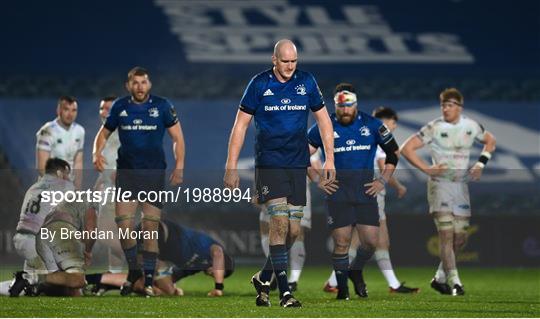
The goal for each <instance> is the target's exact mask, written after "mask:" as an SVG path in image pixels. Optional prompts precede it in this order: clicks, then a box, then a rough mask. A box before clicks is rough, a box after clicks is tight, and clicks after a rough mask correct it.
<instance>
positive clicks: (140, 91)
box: [130, 87, 150, 103]
mask: <svg viewBox="0 0 540 319" xmlns="http://www.w3.org/2000/svg"><path fill="white" fill-rule="evenodd" d="M149 92H150V90H149V89H144V88H133V87H132V88H131V90H130V93H131V96H132V97H133V100H134V101H135V102H138V103H142V102H144V101H146V99H147V98H148V95H149Z"/></svg>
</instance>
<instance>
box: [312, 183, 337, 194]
mask: <svg viewBox="0 0 540 319" xmlns="http://www.w3.org/2000/svg"><path fill="white" fill-rule="evenodd" d="M317 186H318V187H319V188H320V189H322V190H323V191H324V192H325V193H326V194H328V195H332V194H333V193H335V192H336V191H337V190H338V189H339V186H338V181H337V180H333V181H331V182H330V183H329V182H327V181H325V180H322V181H320V182H319V183H317Z"/></svg>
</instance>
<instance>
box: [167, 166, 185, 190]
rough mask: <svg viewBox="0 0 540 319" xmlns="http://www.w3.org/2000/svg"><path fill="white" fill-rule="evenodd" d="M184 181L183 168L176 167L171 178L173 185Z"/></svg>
mask: <svg viewBox="0 0 540 319" xmlns="http://www.w3.org/2000/svg"><path fill="white" fill-rule="evenodd" d="M183 181H184V170H182V169H175V170H173V171H172V173H171V177H170V178H169V182H170V183H171V186H177V185H180V184H182V182H183Z"/></svg>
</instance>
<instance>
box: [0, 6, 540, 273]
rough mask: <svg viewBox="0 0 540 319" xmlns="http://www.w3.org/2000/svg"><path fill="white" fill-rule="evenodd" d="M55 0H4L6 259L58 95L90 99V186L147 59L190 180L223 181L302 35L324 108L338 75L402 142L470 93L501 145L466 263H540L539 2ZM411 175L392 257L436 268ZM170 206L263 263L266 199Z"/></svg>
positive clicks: (83, 111)
mask: <svg viewBox="0 0 540 319" xmlns="http://www.w3.org/2000/svg"><path fill="white" fill-rule="evenodd" d="M29 4H30V5H29ZM50 6H51V3H49V2H43V1H29V2H28V1H25V2H8V3H5V4H4V5H3V7H4V10H3V14H2V19H0V27H1V30H3V31H1V34H2V39H3V41H4V43H5V44H9V45H6V46H5V47H4V49H3V50H2V52H1V53H0V56H1V58H0V70H1V74H2V78H1V80H0V155H1V156H0V159H1V160H0V163H1V164H0V165H1V174H0V180H1V185H2V191H1V194H0V203H1V205H0V218H1V220H2V222H1V223H0V260H2V266H7V265H18V264H20V259H19V258H18V257H16V256H15V254H14V251H13V247H12V242H11V238H12V236H13V234H14V229H15V225H16V221H17V219H18V214H19V210H20V205H21V202H22V195H23V194H24V191H25V190H26V188H27V187H28V186H29V185H30V184H31V183H32V182H33V181H34V180H35V176H36V172H35V171H33V170H32V168H33V167H34V161H35V159H34V156H35V132H36V131H37V130H38V129H39V127H41V125H42V124H43V123H45V122H46V121H50V120H52V119H53V118H54V111H55V106H56V99H57V98H58V97H59V96H60V95H64V94H70V95H74V96H76V97H77V98H78V99H79V115H78V119H77V122H79V123H80V124H82V125H83V126H84V127H85V129H86V141H85V167H86V168H88V170H87V171H86V172H85V182H84V184H85V186H86V187H90V186H91V185H92V184H93V182H94V180H95V173H94V172H93V170H92V165H91V143H92V140H93V137H94V136H95V133H96V132H97V129H98V127H99V119H98V116H97V107H98V103H99V99H100V98H101V97H102V96H105V95H109V94H116V95H123V94H125V90H124V88H123V83H124V81H125V75H126V73H127V70H129V69H130V68H131V67H133V66H134V65H141V66H144V67H146V68H148V69H149V70H150V72H151V78H152V81H153V84H154V87H153V93H154V94H157V95H162V96H166V97H168V98H170V99H171V100H172V101H173V103H174V104H175V106H176V109H177V111H178V114H179V116H180V119H181V121H182V125H183V129H184V134H185V138H186V145H187V146H186V150H187V157H186V182H185V184H184V186H191V187H194V186H201V185H205V186H220V183H221V179H222V172H221V168H222V167H223V165H224V161H225V158H226V148H227V139H228V134H229V131H230V128H231V126H232V123H233V120H234V115H235V112H236V108H237V104H238V101H239V99H240V96H241V94H242V91H243V89H244V87H245V86H246V84H247V82H248V81H249V78H250V77H251V76H252V75H253V74H254V73H256V72H259V71H261V70H263V69H264V68H267V67H269V65H270V52H271V49H272V44H273V43H274V42H275V40H277V39H279V38H282V37H290V38H292V39H293V40H294V41H296V43H297V45H298V48H299V68H301V69H303V70H307V71H310V72H312V73H314V74H315V76H316V78H317V80H318V82H319V85H320V86H321V89H322V91H323V94H324V96H325V98H326V100H327V103H328V105H330V106H331V105H332V101H331V92H332V89H333V87H334V86H335V84H336V83H338V82H341V81H349V82H352V83H354V84H355V85H356V86H357V88H358V91H359V99H360V102H359V108H360V109H361V110H364V111H368V112H370V111H371V110H372V109H373V108H374V107H376V106H379V105H386V106H391V107H393V108H395V109H396V110H398V111H399V113H400V119H401V120H400V127H399V128H398V130H397V132H396V136H397V139H398V141H399V142H403V141H404V140H405V138H406V137H407V136H409V135H410V134H412V133H413V132H415V131H416V130H417V129H418V128H419V127H420V126H421V125H423V124H424V123H426V122H427V121H428V120H430V119H432V118H435V117H436V116H438V114H439V109H438V105H437V102H438V101H437V95H438V93H439V91H440V90H441V89H443V88H445V87H449V86H455V87H457V88H459V89H460V90H461V91H462V92H463V93H464V95H465V100H466V104H465V114H468V115H470V116H471V117H473V118H475V119H477V120H478V121H479V122H481V123H482V124H484V125H485V126H486V127H487V128H488V129H489V130H491V131H492V132H493V133H494V134H495V135H496V137H497V140H498V148H497V153H496V155H495V156H494V158H493V159H492V160H491V161H490V163H489V166H488V169H487V170H486V172H485V176H484V178H483V180H482V181H481V182H479V183H474V184H472V185H471V193H472V206H473V214H474V218H473V220H472V225H473V227H472V229H471V232H472V236H471V239H470V243H469V245H468V247H467V249H466V252H465V253H464V254H462V256H461V258H462V262H463V263H464V264H467V265H477V266H513V267H517V266H535V267H538V266H539V265H540V234H539V232H538V229H540V200H539V199H538V194H539V191H540V109H539V102H540V63H539V57H540V31H539V30H540V29H539V28H538V21H540V20H539V19H538V17H539V13H540V5H539V4H538V2H536V1H524V2H520V5H519V6H510V5H509V4H508V3H507V2H506V1H490V2H489V6H487V7H486V4H485V3H484V2H472V1H437V2H433V1H427V0H426V1H418V2H415V3H414V5H411V4H410V3H409V2H399V3H396V2H394V1H332V2H331V3H328V2H326V1H293V0H289V1H282V0H270V1H168V0H155V1H150V0H134V1H127V0H119V1H114V2H110V1H92V2H89V1H86V2H72V1H65V0H60V1H55V3H54V8H53V11H54V15H52V14H51V15H49V14H43V12H47V10H51V8H50ZM28 8H31V10H28ZM501 21H504V23H501ZM330 109H332V107H330ZM165 140H166V141H165V143H166V144H167V146H166V150H167V151H168V155H167V156H168V159H169V163H170V161H171V160H172V154H171V153H170V147H169V141H168V139H167V138H165ZM246 141H247V142H246V145H245V146H244V149H243V151H242V154H241V157H242V163H244V164H245V168H246V169H247V170H249V169H250V163H252V152H253V151H252V150H253V147H252V141H253V128H251V129H250V132H249V136H248V138H247V139H246ZM476 150H477V151H479V148H478V149H476ZM474 157H475V156H474ZM474 157H473V158H474ZM409 169H410V166H408V165H406V163H404V161H402V162H401V164H400V171H399V172H398V174H399V176H400V177H402V178H403V180H404V182H405V184H406V186H407V187H408V189H409V193H408V194H407V196H406V198H405V199H403V200H400V201H393V200H392V194H391V195H390V197H389V199H388V209H387V214H388V216H389V227H390V233H391V238H392V258H393V261H394V264H395V265H396V267H398V266H400V265H410V266H432V265H435V263H436V260H437V259H436V247H437V244H436V238H435V237H434V236H435V228H434V227H433V225H432V221H431V220H430V219H429V217H428V216H427V214H426V212H427V203H426V200H425V183H424V181H425V178H424V177H422V176H421V175H419V174H418V173H417V172H414V171H412V170H409ZM246 175H248V174H246ZM244 182H245V185H249V184H250V181H249V179H246V180H244ZM314 191H315V192H316V193H315V195H314V198H315V201H314V209H313V212H314V216H313V230H312V232H311V233H310V234H309V235H308V239H307V249H308V257H307V263H308V264H312V265H313V264H327V263H328V260H329V252H328V250H327V231H326V228H325V223H324V222H325V217H324V210H323V206H322V200H321V196H320V193H319V192H317V190H315V189H314ZM166 211H167V215H168V217H169V218H172V219H176V220H179V221H180V222H182V223H184V224H187V225H189V226H192V227H195V228H199V229H205V230H207V231H210V232H211V234H212V235H214V236H215V237H216V238H218V239H219V240H221V241H223V242H224V244H225V245H226V247H227V249H228V250H230V251H231V252H232V253H233V254H234V255H235V256H237V257H238V261H239V263H244V264H256V263H259V262H260V261H262V254H261V249H260V246H259V245H260V244H259V238H258V222H257V221H258V211H257V210H256V209H255V208H254V207H252V206H250V205H247V204H243V205H211V204H206V205H200V204H199V205H187V204H185V203H178V204H174V205H168V206H167V207H166ZM98 258H99V254H98Z"/></svg>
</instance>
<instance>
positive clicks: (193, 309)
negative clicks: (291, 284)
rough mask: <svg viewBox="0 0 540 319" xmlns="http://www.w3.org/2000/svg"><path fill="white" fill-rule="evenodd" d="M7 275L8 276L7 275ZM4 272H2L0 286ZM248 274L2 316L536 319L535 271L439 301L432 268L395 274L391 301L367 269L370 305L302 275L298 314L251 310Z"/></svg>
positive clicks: (28, 304)
mask: <svg viewBox="0 0 540 319" xmlns="http://www.w3.org/2000/svg"><path fill="white" fill-rule="evenodd" d="M10 271H11V270H10ZM10 271H9V272H8V270H7V269H1V270H0V277H1V279H2V280H6V279H8V278H9V277H10ZM255 271H256V269H255V268H253V267H241V268H239V269H238V270H237V271H236V272H235V274H234V275H233V276H232V277H230V278H229V279H228V280H226V282H225V296H223V297H221V298H210V297H206V293H207V292H208V291H209V290H210V289H211V288H212V287H213V284H212V281H211V279H210V278H208V277H205V276H204V275H201V274H199V275H196V276H193V277H191V278H188V279H185V280H183V281H182V282H181V285H180V286H181V287H182V288H183V289H184V292H185V296H184V297H162V298H148V299H147V298H142V297H136V296H133V297H120V296H119V295H118V294H117V293H109V294H107V295H105V296H102V297H81V298H56V297H39V298H30V297H20V298H8V297H0V303H1V305H2V306H1V307H0V309H1V312H0V313H1V316H2V317H146V318H154V317H540V269H533V268H529V269H509V268H504V269H502V268H495V269H486V268H463V269H461V270H460V276H461V278H462V281H463V283H464V285H465V290H466V295H465V296H455V297H453V296H442V295H439V294H438V293H436V292H435V291H433V290H432V289H431V288H430V287H429V281H430V279H431V277H432V275H433V271H434V269H432V268H398V269H397V275H398V277H399V278H400V279H401V280H406V281H407V284H408V285H410V286H418V287H420V288H421V291H420V293H419V294H417V295H397V294H389V292H388V288H387V287H386V283H385V281H384V278H383V277H382V275H381V274H380V273H379V271H378V269H376V268H374V267H370V268H368V269H367V270H366V281H367V283H368V289H369V298H367V299H359V298H357V297H356V296H354V292H353V290H352V287H350V289H351V293H352V295H351V296H352V298H351V300H350V301H341V300H339V301H338V300H335V299H334V298H335V295H333V294H328V293H325V292H323V291H322V289H321V288H322V286H323V283H324V281H325V280H326V278H327V277H328V275H329V271H330V269H329V267H309V268H307V269H305V270H304V272H303V273H302V277H301V280H300V283H299V290H298V291H297V292H296V293H295V296H296V297H297V298H298V299H299V300H300V301H301V302H302V303H303V308H300V309H284V308H280V307H279V301H278V299H277V292H272V295H271V301H272V306H271V307H270V308H258V307H256V306H255V296H254V290H253V288H252V286H251V285H250V283H249V279H250V277H251V275H252V274H253V273H254V272H255Z"/></svg>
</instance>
